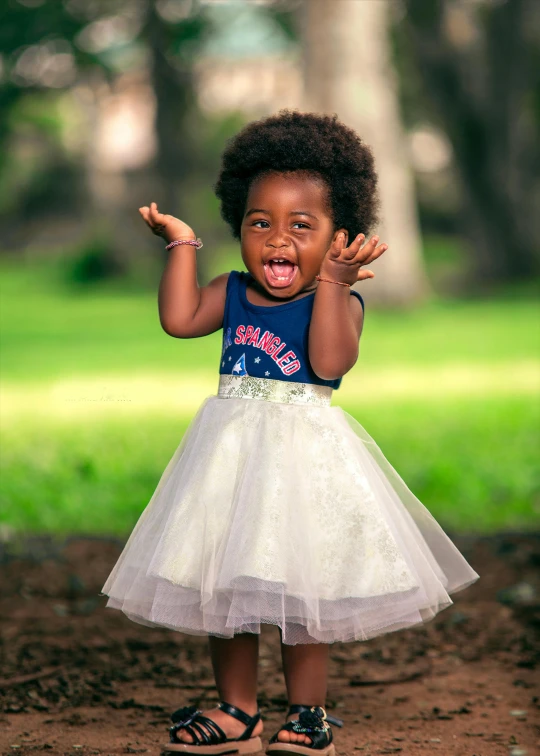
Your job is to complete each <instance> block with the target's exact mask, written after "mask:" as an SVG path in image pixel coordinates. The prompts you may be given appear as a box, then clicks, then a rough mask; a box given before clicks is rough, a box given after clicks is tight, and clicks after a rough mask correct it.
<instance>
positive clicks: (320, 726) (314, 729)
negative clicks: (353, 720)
mask: <svg viewBox="0 0 540 756" xmlns="http://www.w3.org/2000/svg"><path fill="white" fill-rule="evenodd" d="M306 709H308V710H307V711H306ZM306 709H304V710H302V711H300V713H299V716H298V719H292V720H291V721H290V722H286V723H285V724H284V725H283V727H280V729H279V730H278V732H276V733H275V735H273V736H272V738H271V739H270V743H277V742H278V735H279V732H280V731H281V730H288V731H289V732H297V733H304V734H305V735H307V736H308V737H309V738H310V740H311V743H309V745H307V746H305V747H306V748H312V749H313V750H314V751H320V750H322V749H323V748H326V747H327V746H328V745H330V743H331V742H332V740H333V734H332V728H331V727H330V725H329V724H328V723H327V721H326V712H325V711H324V709H323V708H322V707H319V706H316V707H315V706H311V707H306ZM321 709H322V712H323V713H324V715H325V716H324V717H323V716H320V714H319V712H318V710H321ZM293 713H294V712H291V714H293Z"/></svg>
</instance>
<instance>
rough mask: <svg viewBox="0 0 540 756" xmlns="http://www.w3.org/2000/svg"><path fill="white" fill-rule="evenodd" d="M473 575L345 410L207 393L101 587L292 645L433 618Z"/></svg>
mask: <svg viewBox="0 0 540 756" xmlns="http://www.w3.org/2000/svg"><path fill="white" fill-rule="evenodd" d="M478 578H479V575H478V574H477V573H476V572H475V571H474V570H473V569H472V567H471V566H470V565H469V564H468V563H467V561H466V560H465V558H464V557H463V556H462V554H461V553H460V552H459V550H458V549H457V548H456V546H455V545H454V544H453V543H452V541H451V540H450V538H449V537H448V536H447V535H446V533H445V532H444V531H443V530H442V528H441V527H440V525H439V524H438V523H437V522H436V520H435V519H434V518H433V516H432V515H431V514H430V513H429V511H428V510H427V509H426V507H424V505H423V504H422V503H421V502H420V501H419V500H418V499H417V498H416V497H415V496H414V494H413V493H412V492H411V491H410V490H409V489H408V487H407V486H406V484H405V483H404V481H403V480H402V479H401V477H400V476H399V475H398V473H397V472H396V471H395V470H394V468H393V467H392V466H391V465H390V463H389V462H388V460H386V458H385V457H384V455H383V454H382V452H381V450H380V449H379V447H378V446H377V444H376V443H375V442H374V441H373V439H372V438H371V437H370V436H369V434H368V433H367V432H366V431H365V429H364V428H363V427H362V426H361V425H360V424H359V423H358V422H357V421H356V420H355V419H354V418H353V417H352V416H351V415H349V414H348V413H347V412H345V411H344V410H342V409H341V408H340V407H331V406H316V405H310V404H304V405H302V404H295V403H282V402H279V401H259V400H256V399H246V398H234V397H228V398H224V397H221V396H210V397H208V398H207V399H206V400H205V401H204V402H203V404H202V405H201V407H200V408H199V411H198V412H197V414H196V416H195V418H194V419H193V421H192V422H191V424H190V426H189V428H188V430H187V432H186V433H185V435H184V437H183V439H182V441H181V443H180V445H179V446H178V448H177V449H176V451H175V453H174V455H173V457H172V459H171V460H170V462H169V464H168V465H167V467H166V469H165V471H164V473H163V475H162V477H161V480H160V481H159V484H158V486H157V488H156V490H155V492H154V494H153V496H152V498H151V500H150V502H149V504H148V506H147V507H146V509H145V510H144V512H143V513H142V515H141V517H140V519H139V521H138V523H137V525H136V526H135V528H134V530H133V532H132V534H131V536H130V538H129V540H128V542H127V544H126V546H125V548H124V550H123V552H122V554H121V556H120V558H119V559H118V561H117V563H116V565H115V567H114V569H113V571H112V572H111V574H110V575H109V578H108V579H107V582H106V583H105V585H104V587H103V593H104V594H106V595H107V596H108V597H109V600H108V602H107V606H109V607H112V608H116V609H120V610H121V611H123V612H124V613H125V614H126V615H127V616H128V617H130V618H131V619H132V620H134V621H135V622H139V623H141V624H145V625H157V626H162V627H168V628H171V629H174V630H178V631H182V632H185V633H190V634H195V635H206V634H212V635H218V636H221V637H227V638H230V637H232V636H233V635H235V634H237V633H241V632H251V633H259V632H260V626H261V624H273V625H277V626H279V627H280V628H281V633H282V639H283V642H284V643H287V644H291V645H293V644H296V643H311V642H324V643H331V642H334V641H353V640H367V639H368V638H372V637H374V636H376V635H380V634H382V633H388V632H392V631H395V630H399V629H401V628H405V627H410V626H413V625H416V624H419V623H422V622H426V621H429V620H430V619H432V618H433V617H434V616H435V615H436V614H437V613H438V612H440V611H441V610H442V609H444V608H445V607H447V606H449V605H450V604H452V603H453V602H452V599H451V598H450V594H452V593H455V592H457V591H460V590H462V589H463V588H466V587H467V586H469V585H471V583H474V582H475V581H476V580H477V579H478Z"/></svg>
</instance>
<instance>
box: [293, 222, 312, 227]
mask: <svg viewBox="0 0 540 756" xmlns="http://www.w3.org/2000/svg"><path fill="white" fill-rule="evenodd" d="M293 225H294V226H303V227H304V228H309V226H308V225H307V223H301V222H300V221H298V222H297V223H294V224H293Z"/></svg>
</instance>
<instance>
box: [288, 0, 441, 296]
mask: <svg viewBox="0 0 540 756" xmlns="http://www.w3.org/2000/svg"><path fill="white" fill-rule="evenodd" d="M388 10H389V9H388V3H386V2H351V1H350V0H304V4H303V5H302V6H301V18H300V22H301V23H302V27H301V33H302V36H303V51H304V78H305V91H306V107H307V108H308V109H310V110H315V111H319V112H325V113H337V115H338V117H339V119H340V120H342V121H343V122H344V123H345V124H347V125H348V126H350V127H352V128H353V129H355V130H356V131H357V132H358V133H359V135H360V137H361V138H362V140H363V141H365V142H366V144H368V145H369V146H370V147H371V148H372V149H373V152H374V155H375V163H376V169H377V171H378V174H379V192H380V197H381V207H382V211H381V221H382V222H381V224H380V226H379V227H378V229H377V232H378V233H379V235H380V237H381V240H384V242H386V243H388V245H389V249H388V251H387V252H386V253H385V254H384V255H383V256H382V257H381V258H380V259H379V260H377V261H375V262H374V263H373V264H372V265H370V266H369V267H370V268H372V269H373V272H374V273H375V278H374V279H372V280H370V281H369V283H365V284H362V293H363V294H364V293H365V294H366V297H367V299H368V300H371V301H379V302H384V303H387V304H393V305H403V304H409V303H412V302H417V301H418V300H420V299H422V298H423V297H425V296H426V295H428V293H429V291H430V287H429V284H428V281H427V277H426V274H425V270H424V265H423V259H422V255H421V239H420V233H419V227H418V218H417V210H416V198H415V192H414V182H413V176H412V173H411V169H410V167H409V163H408V157H407V149H406V143H405V138H404V133H403V127H402V123H401V119H400V114H399V110H398V99H397V87H396V76H395V74H394V71H393V69H392V64H391V60H390V51H389V43H388Z"/></svg>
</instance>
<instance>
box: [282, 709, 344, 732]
mask: <svg viewBox="0 0 540 756" xmlns="http://www.w3.org/2000/svg"><path fill="white" fill-rule="evenodd" d="M312 708H313V705H311V706H308V705H306V704H293V705H292V706H289V711H288V712H287V716H290V715H291V714H299V713H300V712H301V711H311V709H312ZM319 708H321V709H322V708H323V707H322V706H321V707H319ZM326 721H327V722H330V724H333V725H335V726H336V727H343V720H342V719H339V718H338V717H334V716H332V715H331V714H326Z"/></svg>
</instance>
